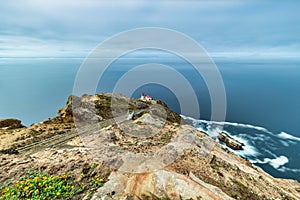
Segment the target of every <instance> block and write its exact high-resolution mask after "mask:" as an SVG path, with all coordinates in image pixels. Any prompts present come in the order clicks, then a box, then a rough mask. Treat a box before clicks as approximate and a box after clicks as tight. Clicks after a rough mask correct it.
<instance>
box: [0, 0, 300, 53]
mask: <svg viewBox="0 0 300 200" xmlns="http://www.w3.org/2000/svg"><path fill="white" fill-rule="evenodd" d="M299 7H300V1H298V0H294V1H293V0H286V1H272V0H260V1H256V0H251V1H250V0H243V1H226V0H211V1H208V0H206V1H204V0H202V1H201V0H200V1H196V0H190V1H178V0H177V1H167V0H164V1H143V0H139V1H127V0H124V1H111V0H110V1H101V0H51V1H43V0H10V1H5V0H0V58H16V57H86V56H87V55H88V54H89V52H90V51H92V50H93V49H94V48H95V47H96V46H97V45H98V44H99V43H101V42H102V41H103V40H105V39H107V38H109V37H111V36H113V35H115V34H118V33H120V32H122V31H126V30H130V29H134V28H142V27H162V28H169V29H173V30H176V31H179V32H182V33H184V34H186V35H187V36H189V37H191V38H193V39H194V40H196V41H197V42H198V43H199V44H201V45H202V46H203V47H204V48H205V49H206V51H207V52H208V53H209V55H211V56H212V57H233V58H241V57H242V58H271V59H273V58H288V59H290V58H300V26H299V24H300V12H299ZM162 42H163V41H162Z"/></svg>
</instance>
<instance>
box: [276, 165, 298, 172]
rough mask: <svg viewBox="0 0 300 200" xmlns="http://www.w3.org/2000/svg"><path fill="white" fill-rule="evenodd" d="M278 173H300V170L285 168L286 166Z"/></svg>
mask: <svg viewBox="0 0 300 200" xmlns="http://www.w3.org/2000/svg"><path fill="white" fill-rule="evenodd" d="M278 171H281V172H286V171H289V172H294V173H300V169H292V168H288V167H285V166H282V167H280V168H279V169H278Z"/></svg>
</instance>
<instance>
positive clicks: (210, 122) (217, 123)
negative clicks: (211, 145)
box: [181, 115, 273, 134]
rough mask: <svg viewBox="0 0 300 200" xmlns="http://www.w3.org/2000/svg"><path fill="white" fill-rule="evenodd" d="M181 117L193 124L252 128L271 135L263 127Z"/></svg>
mask: <svg viewBox="0 0 300 200" xmlns="http://www.w3.org/2000/svg"><path fill="white" fill-rule="evenodd" d="M181 117H182V118H183V119H188V120H191V121H192V123H193V124H196V123H206V124H214V125H220V126H224V125H230V126H238V127H243V128H252V129H256V130H259V131H263V132H266V133H269V134H273V133H272V132H271V131H269V130H268V129H266V128H264V127H260V126H254V125H251V124H241V123H235V122H216V121H207V120H202V119H194V118H192V117H187V116H184V115H181Z"/></svg>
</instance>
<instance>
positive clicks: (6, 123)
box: [0, 119, 25, 129]
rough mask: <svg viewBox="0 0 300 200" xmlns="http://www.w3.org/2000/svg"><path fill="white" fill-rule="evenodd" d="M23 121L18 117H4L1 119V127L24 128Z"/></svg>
mask: <svg viewBox="0 0 300 200" xmlns="http://www.w3.org/2000/svg"><path fill="white" fill-rule="evenodd" d="M23 127H25V126H24V125H22V121H21V120H18V119H2V120H0V129H16V128H23Z"/></svg>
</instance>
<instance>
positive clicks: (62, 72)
mask: <svg viewBox="0 0 300 200" xmlns="http://www.w3.org/2000/svg"><path fill="white" fill-rule="evenodd" d="M82 62H83V59H72V58H68V59H49V58H44V59H0V118H8V117H15V118H19V119H21V120H22V121H23V123H24V124H25V125H30V124H32V123H36V122H39V121H42V120H45V119H47V118H48V117H53V116H55V115H56V111H57V110H58V109H59V108H61V107H63V106H64V104H65V102H66V100H67V98H68V96H69V95H70V94H71V93H72V91H73V84H74V81H75V78H76V74H77V72H78V70H79V69H80V65H81V64H82ZM145 63H161V64H165V65H168V66H171V67H173V68H174V69H176V70H177V71H178V72H179V73H180V74H182V75H183V76H184V77H185V78H186V79H187V80H188V81H189V82H190V83H191V85H192V87H193V89H194V91H195V93H196V94H197V98H198V101H199V107H200V111H201V116H200V120H199V119H193V118H188V117H189V116H192V114H191V113H181V108H180V104H179V102H178V100H177V98H176V94H174V93H173V92H172V91H171V90H170V89H168V88H167V87H165V86H163V85H159V84H147V85H144V86H141V87H139V88H137V89H136V91H135V92H134V93H133V95H132V96H133V97H139V96H140V93H141V92H145V93H147V94H150V95H151V96H152V97H153V98H154V99H161V100H163V101H165V102H166V103H167V104H168V106H169V107H170V108H171V109H173V110H175V111H176V112H178V113H181V114H183V115H184V116H188V117H187V120H188V121H190V122H191V124H193V125H194V126H195V127H197V128H198V129H199V130H203V131H205V132H207V133H208V134H210V135H211V136H212V137H216V134H217V133H218V132H219V131H221V129H223V131H226V132H228V133H229V134H230V135H231V136H233V137H235V138H237V139H239V140H241V141H243V142H244V143H245V144H246V148H245V150H243V151H236V153H237V154H239V155H240V156H243V157H246V158H248V159H249V160H251V161H252V162H253V163H254V164H255V165H257V166H258V167H261V168H263V169H264V170H265V171H267V172H269V173H270V174H271V175H273V176H275V177H283V178H293V179H297V180H299V181H300V161H299V158H300V123H299V120H300V117H299V115H300V62H299V61H283V60H264V61H257V60H256V61H253V60H251V61H250V60H248V61H245V60H242V61H238V62H237V61H234V60H217V61H216V65H217V66H218V68H219V71H220V73H221V75H222V78H223V81H224V85H225V89H226V95H227V113H226V120H225V121H226V123H220V122H211V121H210V115H211V112H210V106H211V102H210V96H209V92H208V89H207V87H206V85H205V82H204V80H203V78H202V77H201V75H199V74H197V72H196V71H195V70H193V68H192V66H191V65H190V64H189V63H187V62H185V61H182V60H179V59H158V58H155V59H149V58H148V59H120V60H118V61H116V62H114V63H112V65H111V66H110V67H109V69H108V70H107V71H106V72H105V73H104V74H103V76H102V77H101V79H100V82H99V84H98V88H97V92H103V91H107V92H111V91H113V88H114V85H115V83H116V82H117V81H118V80H119V79H120V78H121V77H122V76H123V75H124V74H126V72H127V71H128V70H129V69H131V68H132V67H134V66H137V65H142V64H145ZM159 73H164V72H163V71H161V72H159ZM133 81H134V80H133ZM174 84H175V85H176V87H179V88H180V83H177V82H176V80H174ZM180 91H181V92H182V93H183V94H184V92H185V90H184V88H183V89H182V90H180ZM187 98H188V97H187Z"/></svg>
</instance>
